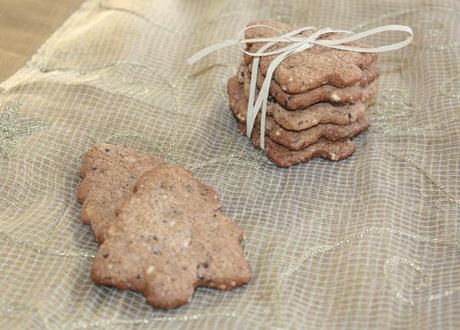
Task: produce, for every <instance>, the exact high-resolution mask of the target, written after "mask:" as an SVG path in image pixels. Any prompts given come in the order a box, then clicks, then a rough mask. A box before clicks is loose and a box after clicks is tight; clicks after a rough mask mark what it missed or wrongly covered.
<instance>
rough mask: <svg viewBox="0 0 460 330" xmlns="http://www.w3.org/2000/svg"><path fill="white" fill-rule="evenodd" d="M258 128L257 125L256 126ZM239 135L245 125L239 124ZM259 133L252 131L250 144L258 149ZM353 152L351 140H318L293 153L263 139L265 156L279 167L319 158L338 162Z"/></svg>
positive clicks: (353, 146)
mask: <svg viewBox="0 0 460 330" xmlns="http://www.w3.org/2000/svg"><path fill="white" fill-rule="evenodd" d="M256 126H258V125H256ZM240 132H241V134H243V135H245V134H246V125H245V124H243V123H240ZM259 136H260V132H259V129H258V127H256V129H255V130H254V131H253V134H252V138H251V141H252V144H253V145H254V146H255V147H257V148H259V146H260V139H259ZM354 151H355V145H354V144H353V142H351V140H349V139H345V140H343V141H335V142H334V141H329V140H326V139H319V140H318V142H316V143H314V144H312V145H310V146H308V147H307V148H305V149H303V150H299V151H293V150H290V149H288V148H286V147H283V146H282V145H280V144H278V143H276V142H274V141H272V140H271V139H270V138H269V137H266V138H265V154H266V155H267V157H268V159H270V160H271V161H272V162H273V163H274V164H276V165H278V166H279V167H290V166H293V165H297V164H301V163H306V162H308V161H310V160H311V159H313V158H317V157H321V158H324V159H327V160H333V161H338V160H342V159H345V158H348V157H350V156H351V155H352V154H353V152H354Z"/></svg>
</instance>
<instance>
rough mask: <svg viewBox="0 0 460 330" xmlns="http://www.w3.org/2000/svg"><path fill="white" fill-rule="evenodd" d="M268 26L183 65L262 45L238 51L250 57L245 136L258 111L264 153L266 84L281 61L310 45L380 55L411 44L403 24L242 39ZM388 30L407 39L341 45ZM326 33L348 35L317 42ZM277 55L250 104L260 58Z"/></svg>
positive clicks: (212, 48)
mask: <svg viewBox="0 0 460 330" xmlns="http://www.w3.org/2000/svg"><path fill="white" fill-rule="evenodd" d="M261 26H262V27H268V28H273V27H272V26H268V25H251V26H248V27H246V28H245V29H244V30H242V31H241V32H240V33H239V34H238V35H240V36H241V37H239V38H237V39H229V40H225V41H223V42H220V43H217V44H215V45H212V46H209V47H207V48H204V49H202V50H200V51H199V52H197V53H195V54H194V55H193V56H191V57H190V58H189V59H188V60H187V62H188V63H189V64H194V63H196V62H198V61H199V60H201V59H202V58H204V57H206V56H208V55H209V54H210V53H212V52H214V51H216V50H218V49H221V48H225V47H228V46H233V45H238V44H246V43H251V44H252V43H260V42H263V43H265V45H263V46H262V47H261V48H260V49H259V50H258V51H257V52H256V53H251V52H249V51H246V50H245V49H242V51H243V52H244V53H245V54H247V55H249V56H252V57H254V59H253V61H252V76H251V83H250V89H249V99H248V109H247V114H246V135H247V136H248V137H249V138H251V134H252V130H253V128H254V123H255V120H256V117H257V114H258V113H259V112H260V110H262V113H261V118H260V147H261V148H262V149H264V150H265V118H266V115H267V100H268V95H269V90H270V83H271V80H272V76H273V73H274V72H275V70H276V68H277V67H278V65H280V63H281V62H282V61H284V60H285V59H286V58H287V57H288V56H290V55H292V54H296V53H300V52H302V51H304V50H306V49H308V48H311V47H313V46H314V45H318V46H322V47H328V48H335V49H340V50H346V51H352V52H361V53H382V52H389V51H393V50H397V49H401V48H403V47H406V46H407V45H409V44H410V43H411V42H412V39H413V36H414V32H413V31H412V29H411V28H410V27H408V26H405V25H385V26H379V27H376V28H374V29H370V30H368V31H364V32H361V33H357V34H354V33H353V32H351V31H344V30H333V29H331V28H325V29H321V30H318V31H316V32H314V33H312V34H311V35H309V36H307V37H305V36H298V35H299V34H301V33H302V32H304V31H308V30H316V28H314V27H303V28H300V29H297V30H294V31H291V32H289V33H286V34H283V35H280V36H276V37H269V38H254V39H245V38H244V32H245V31H247V30H249V29H252V28H255V27H261ZM388 31H398V32H406V33H408V34H409V36H408V37H407V38H406V39H405V40H403V41H400V42H397V43H393V44H389V45H384V46H380V47H375V48H361V47H352V46H346V45H344V44H346V43H349V42H352V41H356V40H359V39H363V38H366V37H369V36H371V35H374V34H378V33H382V32H388ZM327 33H345V34H349V36H346V37H344V38H341V39H334V40H321V39H319V38H320V37H321V36H322V35H324V34H327ZM279 42H281V43H287V44H288V45H287V46H285V47H283V48H280V49H277V50H273V51H267V49H269V48H270V47H272V46H274V45H275V44H277V43H279ZM271 55H277V56H276V57H275V58H274V59H273V61H272V62H271V63H270V65H269V66H268V69H267V73H266V74H265V79H264V81H263V83H262V87H261V88H260V90H259V95H258V96H257V99H256V101H255V102H254V98H255V95H256V89H257V87H256V82H257V71H258V69H259V62H260V57H261V56H271Z"/></svg>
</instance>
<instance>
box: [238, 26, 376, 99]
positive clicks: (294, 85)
mask: <svg viewBox="0 0 460 330" xmlns="http://www.w3.org/2000/svg"><path fill="white" fill-rule="evenodd" d="M256 24H264V25H268V26H269V27H256V28H251V29H249V30H247V31H246V33H245V37H246V38H248V39H249V38H258V37H273V36H278V35H280V34H285V33H287V32H289V31H292V30H294V29H293V28H292V27H290V26H289V25H287V24H283V23H280V22H275V21H269V20H268V21H256V22H252V23H249V24H248V26H251V25H256ZM311 33H313V32H311V31H307V32H304V33H303V35H305V36H308V35H310V34H311ZM340 37H342V36H341V35H340V34H334V33H330V34H328V35H326V36H324V37H323V38H322V39H337V38H340ZM263 45H264V43H254V44H248V45H247V48H248V49H249V50H250V51H251V52H253V53H255V52H257V51H258V50H259V48H261V47H262V46H263ZM286 45H287V44H286V43H279V44H277V45H275V46H273V47H271V48H270V49H269V50H275V49H280V48H282V47H285V46H286ZM347 45H349V46H359V47H365V45H362V44H358V43H348V44H347ZM275 57H276V55H273V56H263V57H261V59H260V64H259V67H260V71H261V73H262V74H263V75H265V74H266V72H267V69H268V66H269V65H270V63H271V62H272V60H273V59H274V58H275ZM252 59H253V58H252V57H251V56H248V55H245V63H246V64H247V65H249V64H250V63H251V62H252ZM376 60H377V55H376V54H373V53H359V52H351V51H344V50H337V49H332V48H327V47H321V46H316V45H315V46H313V47H311V48H309V49H306V50H304V51H303V52H300V53H296V54H293V55H291V56H289V57H288V58H286V59H285V60H284V61H283V62H281V64H280V65H279V66H278V67H277V69H276V70H275V72H274V75H273V78H274V80H276V82H277V83H278V84H279V86H280V88H281V90H283V91H285V92H287V93H289V94H299V93H304V92H306V91H309V90H312V89H315V88H318V87H320V86H322V85H326V84H327V85H332V86H335V87H340V88H343V87H347V86H351V85H353V84H355V83H356V82H358V81H360V80H361V79H362V76H363V71H362V69H364V68H367V67H369V66H370V65H371V64H372V63H375V62H376Z"/></svg>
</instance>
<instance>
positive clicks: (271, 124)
mask: <svg viewBox="0 0 460 330" xmlns="http://www.w3.org/2000/svg"><path fill="white" fill-rule="evenodd" d="M228 94H229V102H230V109H231V111H232V112H233V114H234V115H235V117H236V118H237V119H238V121H240V122H241V123H245V122H246V112H247V102H248V101H247V99H246V98H245V97H244V95H243V88H242V86H241V84H240V83H238V81H237V79H236V78H231V79H230V80H229V82H228ZM271 114H272V115H273V113H271ZM258 118H259V117H258ZM256 120H258V119H256ZM368 127H369V122H368V120H367V116H366V114H365V112H363V113H362V114H361V115H360V116H359V117H357V119H356V121H355V122H353V123H351V124H348V125H343V126H341V125H334V124H318V125H316V126H314V127H310V128H309V129H306V130H302V131H290V130H286V129H284V128H283V127H281V126H280V125H278V124H277V122H276V121H275V120H274V119H273V117H272V116H267V117H266V134H267V136H269V137H270V139H271V140H272V141H273V142H276V143H278V144H280V145H282V146H284V147H286V148H288V149H291V150H297V151H300V150H303V149H305V148H306V147H308V146H310V145H312V144H314V143H316V142H318V141H319V140H320V139H321V138H325V139H327V140H330V141H339V140H344V139H346V138H350V137H353V136H354V135H356V134H359V133H361V132H363V131H365V130H366V129H367V128H368Z"/></svg>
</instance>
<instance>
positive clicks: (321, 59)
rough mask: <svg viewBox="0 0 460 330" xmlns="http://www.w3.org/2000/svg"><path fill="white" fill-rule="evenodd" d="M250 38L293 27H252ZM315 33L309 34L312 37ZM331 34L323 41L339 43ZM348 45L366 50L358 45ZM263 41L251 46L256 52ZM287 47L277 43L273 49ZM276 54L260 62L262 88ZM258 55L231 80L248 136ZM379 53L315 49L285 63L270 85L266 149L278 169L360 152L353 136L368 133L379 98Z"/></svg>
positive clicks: (277, 24)
mask: <svg viewBox="0 0 460 330" xmlns="http://www.w3.org/2000/svg"><path fill="white" fill-rule="evenodd" d="M249 25H250V26H251V25H263V26H257V27H254V28H251V29H249V30H247V32H246V36H245V37H246V38H247V39H253V38H263V37H265V38H266V37H274V36H278V35H281V34H284V33H287V32H289V31H292V30H293V29H292V28H291V27H290V26H288V25H286V24H284V23H280V22H275V21H262V22H254V23H250V24H249ZM309 33H310V32H308V33H307V32H305V33H304V35H305V36H307V35H308V34H309ZM338 37H339V36H338V35H337V34H328V35H326V36H325V37H323V39H335V38H338ZM347 45H352V46H360V47H363V45H362V44H360V45H357V44H356V43H350V44H347ZM262 46H263V43H254V44H248V45H247V49H248V50H249V51H250V52H252V53H256V52H257V51H258V50H259V48H260V47H262ZM284 46H286V45H285V44H282V43H280V44H277V45H275V46H273V47H272V48H270V49H269V50H274V49H278V48H281V47H284ZM274 57H275V56H263V57H261V58H260V64H259V69H258V72H257V77H256V79H257V84H256V85H257V87H258V88H260V87H261V86H262V84H263V81H264V79H265V74H266V72H267V69H268V66H269V65H270V63H271V61H272V60H273V59H274ZM252 60H253V57H251V56H248V55H245V58H244V61H243V63H242V64H241V66H240V69H239V73H238V75H237V76H235V77H232V78H230V80H229V81H228V96H229V103H230V108H231V110H232V112H233V114H234V115H235V117H236V118H237V120H238V121H239V123H240V130H241V133H242V134H246V111H247V105H248V96H249V86H250V81H251V78H252V72H251V70H252ZM376 61H377V55H376V54H372V53H358V52H351V51H342V50H336V49H332V48H327V47H320V46H314V47H312V48H309V49H307V50H305V51H303V52H300V53H297V54H294V55H291V56H289V57H288V58H287V59H285V60H284V61H283V62H282V63H281V64H280V65H279V66H278V67H277V69H276V70H275V73H274V75H273V78H272V81H271V82H270V89H269V97H268V106H267V117H266V129H265V135H266V138H265V149H266V154H267V157H268V158H269V159H270V160H271V161H272V162H273V163H275V164H276V165H278V166H281V167H289V166H291V165H295V164H299V163H303V162H307V161H309V160H310V159H312V158H315V157H323V158H326V159H330V160H341V159H344V158H347V157H349V156H351V155H352V154H353V152H354V150H355V146H354V144H353V143H352V142H351V137H353V136H355V135H357V134H359V133H361V132H363V131H365V130H367V128H368V127H369V121H368V118H367V114H366V109H367V108H368V107H369V105H370V104H371V103H372V100H373V98H374V97H375V95H376V94H377V90H378V84H377V78H378V76H379V71H378V68H377V67H376ZM259 126H260V118H259V117H258V118H257V119H256V124H255V125H254V130H253V134H252V142H253V144H254V145H255V146H257V147H258V146H259V144H260V143H259V137H260V136H259V135H260V130H259Z"/></svg>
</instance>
